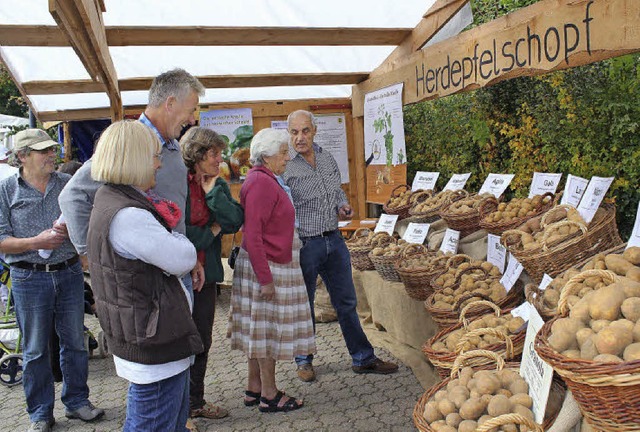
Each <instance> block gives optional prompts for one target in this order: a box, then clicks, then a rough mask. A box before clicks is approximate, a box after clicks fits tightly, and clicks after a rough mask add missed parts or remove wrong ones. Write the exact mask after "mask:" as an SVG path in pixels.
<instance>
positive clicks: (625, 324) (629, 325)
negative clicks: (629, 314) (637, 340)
mask: <svg viewBox="0 0 640 432" xmlns="http://www.w3.org/2000/svg"><path fill="white" fill-rule="evenodd" d="M634 325H635V322H632V321H629V320H628V319H619V320H615V321H613V322H612V323H611V324H610V327H620V328H623V329H625V330H626V331H628V332H633V326H634Z"/></svg>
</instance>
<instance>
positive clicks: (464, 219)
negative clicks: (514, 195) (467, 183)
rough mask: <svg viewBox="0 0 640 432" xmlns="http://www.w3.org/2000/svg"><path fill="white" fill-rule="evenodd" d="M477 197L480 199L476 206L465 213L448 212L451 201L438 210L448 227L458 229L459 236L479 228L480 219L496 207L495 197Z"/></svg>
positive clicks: (464, 235) (461, 236) (466, 234)
mask: <svg viewBox="0 0 640 432" xmlns="http://www.w3.org/2000/svg"><path fill="white" fill-rule="evenodd" d="M476 196H478V195H476ZM478 199H481V200H482V202H481V203H480V204H479V206H478V208H474V209H472V210H471V211H468V212H467V213H462V214H460V213H452V212H450V211H449V208H450V207H451V204H453V203H452V202H451V203H449V204H447V205H446V206H444V207H443V208H442V210H440V217H441V218H442V219H444V220H445V221H446V222H447V226H448V227H449V228H451V229H454V230H456V231H460V238H463V237H466V236H468V235H469V234H471V233H474V232H476V231H478V230H479V229H480V220H482V218H484V216H485V215H487V214H489V213H491V212H493V211H495V209H496V208H498V200H497V199H496V198H495V197H486V198H478Z"/></svg>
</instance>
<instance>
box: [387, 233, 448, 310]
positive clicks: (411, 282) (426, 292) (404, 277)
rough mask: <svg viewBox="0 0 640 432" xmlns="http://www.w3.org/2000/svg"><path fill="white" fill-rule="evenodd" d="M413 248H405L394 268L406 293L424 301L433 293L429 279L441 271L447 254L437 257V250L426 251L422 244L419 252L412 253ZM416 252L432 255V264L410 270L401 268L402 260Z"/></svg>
mask: <svg viewBox="0 0 640 432" xmlns="http://www.w3.org/2000/svg"><path fill="white" fill-rule="evenodd" d="M420 246H422V245H420ZM413 250H415V249H405V251H404V253H405V256H403V257H402V258H401V259H400V260H399V261H398V262H396V264H395V269H396V271H397V272H398V276H400V280H401V281H402V283H403V284H404V289H405V290H406V291H407V295H408V296H409V297H411V298H412V299H414V300H420V301H424V300H426V299H427V298H428V297H429V296H430V295H431V294H432V293H433V288H432V287H431V279H432V278H433V276H434V275H435V274H438V273H439V272H441V271H442V268H443V267H444V266H445V265H446V263H447V260H448V259H449V256H447V255H442V256H439V257H437V256H436V255H437V252H431V251H428V250H427V248H426V247H424V246H422V249H419V252H415V253H413V254H412V252H411V251H413ZM418 253H419V254H424V255H428V256H431V257H433V259H434V260H435V261H434V262H433V265H432V266H431V267H425V268H418V269H412V270H406V269H403V267H402V260H403V259H408V258H411V257H412V256H413V255H415V254H418Z"/></svg>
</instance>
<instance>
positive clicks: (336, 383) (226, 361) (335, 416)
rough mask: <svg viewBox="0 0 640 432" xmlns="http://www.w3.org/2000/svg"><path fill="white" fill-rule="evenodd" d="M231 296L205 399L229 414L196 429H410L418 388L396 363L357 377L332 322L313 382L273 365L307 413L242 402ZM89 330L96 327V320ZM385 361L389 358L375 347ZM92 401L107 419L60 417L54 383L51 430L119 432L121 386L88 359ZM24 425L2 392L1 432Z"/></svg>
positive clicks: (222, 310)
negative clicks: (229, 334)
mask: <svg viewBox="0 0 640 432" xmlns="http://www.w3.org/2000/svg"><path fill="white" fill-rule="evenodd" d="M228 307H229V290H228V289H223V291H222V296H221V297H220V299H219V302H218V309H217V312H216V324H215V328H214V339H213V347H212V349H211V355H210V357H209V368H208V369H209V374H208V376H207V379H206V390H205V391H206V397H207V399H208V400H209V401H212V402H215V403H219V404H221V405H223V406H224V407H226V408H227V409H228V410H229V411H230V416H229V417H228V418H226V419H223V420H215V421H214V420H211V421H208V420H201V419H197V420H196V424H197V425H198V427H199V430H200V431H278V432H279V431H282V432H285V431H312V430H313V431H332V432H333V431H351V432H354V431H376V430H377V431H412V430H415V429H414V426H413V421H412V417H411V413H412V411H413V406H414V404H415V401H416V399H417V397H418V396H419V395H420V394H422V392H423V389H422V387H421V386H420V384H419V383H418V381H417V380H416V378H415V377H414V375H413V374H412V372H411V370H410V369H409V368H408V367H406V366H403V365H401V366H400V370H399V371H398V373H396V374H394V375H390V376H376V375H356V374H354V373H353V372H352V371H351V368H350V358H349V355H348V352H347V350H346V347H345V345H344V341H343V339H342V335H341V333H340V328H339V326H338V324H337V323H330V324H319V325H318V328H317V330H318V332H317V346H318V356H317V359H316V361H315V363H316V370H317V373H318V379H317V381H316V382H314V383H303V382H300V381H299V380H298V379H297V375H296V372H295V366H294V363H293V362H291V363H287V362H280V363H278V366H277V378H278V386H279V388H281V389H283V390H286V391H287V393H288V394H290V395H293V396H295V397H303V398H304V399H305V407H304V408H302V409H301V410H299V411H295V412H291V413H276V414H262V413H260V412H259V411H258V409H257V408H255V407H253V408H247V407H245V406H244V405H243V404H242V399H241V397H242V394H243V389H244V385H245V381H246V362H245V360H244V357H243V355H242V353H241V352H239V351H231V350H230V349H229V343H228V341H227V340H226V339H225V335H226V317H227V311H228ZM87 324H88V325H89V326H90V327H91V328H92V329H94V330H97V329H98V326H97V320H95V319H91V318H89V317H87ZM377 353H378V355H379V356H380V357H382V358H383V359H385V360H393V357H392V356H391V355H390V354H389V353H388V352H386V351H384V350H381V349H377ZM89 387H90V389H91V400H92V401H93V402H94V403H95V404H96V405H98V406H100V407H102V408H104V409H106V411H107V412H106V415H105V418H104V419H103V420H102V421H99V422H97V423H95V424H85V423H82V422H80V421H79V420H68V419H67V418H65V417H64V408H63V406H62V404H61V403H60V402H59V400H60V399H59V398H60V390H61V385H60V384H57V385H56V396H57V398H58V399H57V403H56V409H55V412H54V414H55V417H56V421H57V423H56V426H55V427H54V429H53V430H54V431H60V432H62V431H79V432H80V431H117V430H121V429H122V423H123V421H124V417H125V398H126V389H127V383H126V381H124V380H122V379H121V378H118V377H117V376H116V375H115V371H114V367H113V361H112V359H111V358H110V357H108V358H105V359H99V358H94V359H91V360H90V361H89ZM28 424H29V420H28V416H27V414H26V411H25V403H24V393H23V391H22V387H21V386H18V387H14V388H6V387H0V431H7V432H9V431H11V432H13V431H24V430H26V429H27V427H28Z"/></svg>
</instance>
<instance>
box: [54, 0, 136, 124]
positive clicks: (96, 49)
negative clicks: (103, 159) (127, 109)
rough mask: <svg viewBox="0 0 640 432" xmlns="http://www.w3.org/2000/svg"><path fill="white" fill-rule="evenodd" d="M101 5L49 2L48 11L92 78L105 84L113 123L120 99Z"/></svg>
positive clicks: (119, 114)
mask: <svg viewBox="0 0 640 432" xmlns="http://www.w3.org/2000/svg"><path fill="white" fill-rule="evenodd" d="M101 7H102V6H101V5H99V4H98V3H96V2H95V1H93V0H49V11H50V12H51V15H52V16H53V18H54V20H55V21H56V23H57V24H58V27H60V29H61V30H62V32H63V33H64V34H65V35H66V36H67V39H68V40H69V43H70V44H71V46H72V47H73V49H74V51H75V52H76V54H77V55H78V57H79V58H80V60H81V61H82V64H83V65H84V66H85V68H86V69H87V72H88V73H89V75H90V76H91V78H92V79H93V80H95V81H97V82H100V83H102V84H103V85H104V87H105V89H106V92H107V95H108V96H109V101H110V103H111V117H112V119H113V120H120V119H122V115H123V111H122V99H121V97H120V90H119V88H118V77H117V75H116V71H115V67H114V65H113V60H112V59H111V55H110V53H109V46H108V45H107V38H106V33H105V29H104V23H103V22H102V11H101V10H100V9H99V8H101Z"/></svg>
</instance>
